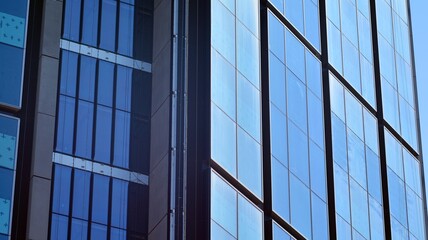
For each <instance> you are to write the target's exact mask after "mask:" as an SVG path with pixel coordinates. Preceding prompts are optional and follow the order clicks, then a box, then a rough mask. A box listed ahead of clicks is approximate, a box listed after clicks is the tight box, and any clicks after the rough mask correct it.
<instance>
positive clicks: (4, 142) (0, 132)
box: [0, 114, 19, 170]
mask: <svg viewBox="0 0 428 240" xmlns="http://www.w3.org/2000/svg"><path fill="white" fill-rule="evenodd" d="M18 128H19V120H18V119H16V118H12V117H8V116H6V115H2V114H0V167H4V168H8V169H11V170H14V169H15V165H16V160H17V156H16V154H17V146H18V138H17V134H18Z"/></svg>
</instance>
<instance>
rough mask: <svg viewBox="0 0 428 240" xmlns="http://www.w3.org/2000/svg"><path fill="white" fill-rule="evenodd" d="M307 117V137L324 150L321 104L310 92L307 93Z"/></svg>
mask: <svg viewBox="0 0 428 240" xmlns="http://www.w3.org/2000/svg"><path fill="white" fill-rule="evenodd" d="M308 115H309V116H308V121H309V124H308V127H309V136H310V138H311V139H312V140H314V142H316V143H317V144H318V146H320V147H321V148H322V149H324V121H323V119H324V117H323V104H322V102H321V101H320V100H319V99H318V98H317V97H315V95H313V94H312V92H308Z"/></svg>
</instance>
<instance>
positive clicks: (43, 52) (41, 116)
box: [27, 0, 63, 239]
mask: <svg viewBox="0 0 428 240" xmlns="http://www.w3.org/2000/svg"><path fill="white" fill-rule="evenodd" d="M62 5H63V2H62V1H57V0H45V1H44V6H43V20H42V33H41V43H40V44H41V46H40V47H41V49H40V56H39V76H38V83H37V95H36V111H35V121H34V139H33V152H32V162H31V173H30V174H31V175H30V193H29V206H28V207H29V208H28V218H27V221H28V222H27V239H48V236H49V233H48V228H49V207H50V196H51V193H50V189H51V178H52V176H51V175H52V152H53V144H54V133H55V112H56V100H57V86H58V71H59V52H60V48H59V40H60V35H61V22H62Z"/></svg>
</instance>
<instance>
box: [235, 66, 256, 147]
mask: <svg viewBox="0 0 428 240" xmlns="http://www.w3.org/2000/svg"><path fill="white" fill-rule="evenodd" d="M237 95H238V96H237V97H238V100H237V108H238V114H237V115H238V124H239V125H240V126H241V127H242V128H243V129H244V130H245V131H246V132H248V133H249V134H250V135H251V136H252V137H253V138H254V139H255V140H256V141H258V142H260V134H261V126H260V124H261V122H260V116H261V105H260V100H261V98H260V92H259V91H258V90H257V89H256V88H255V87H254V86H253V85H252V84H251V83H250V82H249V81H247V80H246V79H245V78H244V77H242V75H241V74H238V92H237Z"/></svg>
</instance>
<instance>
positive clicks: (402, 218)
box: [388, 168, 407, 226]
mask: <svg viewBox="0 0 428 240" xmlns="http://www.w3.org/2000/svg"><path fill="white" fill-rule="evenodd" d="M388 194H389V205H390V209H391V215H393V216H394V217H395V218H397V220H398V221H399V222H400V223H401V224H402V225H403V226H407V214H406V194H405V189H404V182H403V181H402V180H401V179H400V178H399V177H398V176H397V175H396V174H395V173H394V172H393V171H391V169H390V168H388Z"/></svg>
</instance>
